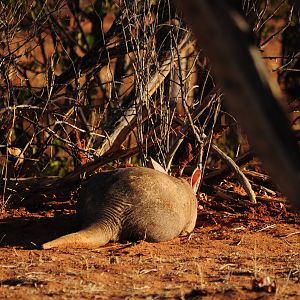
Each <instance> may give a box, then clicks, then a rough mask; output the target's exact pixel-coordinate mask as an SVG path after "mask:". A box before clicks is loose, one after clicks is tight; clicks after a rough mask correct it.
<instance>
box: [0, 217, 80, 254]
mask: <svg viewBox="0 0 300 300" xmlns="http://www.w3.org/2000/svg"><path fill="white" fill-rule="evenodd" d="M76 225H77V222H76V216H75V215H61V216H55V217H40V218H36V217H26V218H13V217H8V218H5V219H2V220H0V246H1V247H17V248H18V247H21V248H25V249H36V248H40V245H41V244H43V243H45V242H47V241H50V240H52V239H54V238H57V237H59V236H62V235H64V234H67V233H70V232H73V231H76V230H77V227H76Z"/></svg>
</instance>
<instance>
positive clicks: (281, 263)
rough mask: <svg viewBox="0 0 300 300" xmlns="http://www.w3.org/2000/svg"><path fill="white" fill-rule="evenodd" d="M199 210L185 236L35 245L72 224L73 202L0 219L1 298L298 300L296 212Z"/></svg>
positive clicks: (299, 233) (299, 246)
mask: <svg viewBox="0 0 300 300" xmlns="http://www.w3.org/2000/svg"><path fill="white" fill-rule="evenodd" d="M278 207H279V208H278V211H277V214H274V212H273V213H272V216H271V214H269V216H264V217H262V212H263V211H264V209H265V210H266V211H267V210H268V209H266V207H264V206H263V205H260V208H259V209H253V208H252V209H251V211H250V210H249V213H245V212H243V213H228V212H225V211H218V212H216V211H212V210H209V209H208V208H205V209H201V210H199V216H198V221H197V226H196V228H195V231H194V233H193V234H192V235H190V236H189V237H179V238H177V239H175V240H172V241H169V242H164V243H159V244H152V243H146V242H144V241H141V242H138V243H134V244H130V243H128V244H119V243H111V244H109V245H107V246H105V247H101V248H99V249H95V250H80V249H76V250H64V251H62V250H40V249H39V245H40V244H41V243H43V242H45V241H48V240H50V239H52V238H54V237H57V236H59V235H62V234H64V233H67V232H70V231H72V230H75V218H74V212H75V211H74V205H73V203H72V202H65V203H63V204H59V203H55V202H52V203H49V204H47V205H45V206H43V207H42V208H39V209H38V210H35V211H28V210H26V209H21V208H16V209H11V210H8V211H7V212H5V213H2V216H1V221H0V242H1V244H0V246H1V254H0V257H1V260H0V261H1V262H0V299H50V298H51V299H300V283H299V278H300V256H299V250H300V226H299V218H298V216H296V215H293V214H290V213H289V214H287V213H286V211H285V210H284V212H285V213H283V212H280V207H282V205H281V206H278Z"/></svg>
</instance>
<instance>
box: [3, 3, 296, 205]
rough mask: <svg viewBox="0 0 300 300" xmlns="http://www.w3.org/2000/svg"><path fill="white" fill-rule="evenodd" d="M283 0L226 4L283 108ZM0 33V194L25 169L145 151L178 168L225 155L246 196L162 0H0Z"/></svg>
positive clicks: (225, 129)
mask: <svg viewBox="0 0 300 300" xmlns="http://www.w3.org/2000/svg"><path fill="white" fill-rule="evenodd" d="M232 2H234V1H232ZM290 2H291V1H290ZM290 2H289V1H262V0H261V1H252V0H247V1H246V0H244V1H238V3H239V4H238V5H237V6H238V8H239V9H240V11H241V12H242V13H243V14H244V15H245V17H246V19H247V21H248V22H249V24H250V26H251V28H252V29H253V32H254V36H255V37H256V42H257V46H258V48H259V49H260V50H261V52H262V55H263V57H264V58H265V60H266V62H267V63H268V66H269V68H271V69H272V76H274V77H275V79H276V80H279V82H280V84H281V87H282V88H283V89H284V91H285V94H286V99H287V100H288V101H287V102H288V103H289V109H290V111H291V112H294V111H295V110H297V109H299V107H297V101H296V100H297V99H298V100H299V79H298V78H297V75H298V74H299V61H300V60H299V49H300V45H299V41H300V37H299V36H300V32H299V18H298V15H297V12H296V10H295V9H294V7H293V5H292V3H290ZM203 26H205V24H203ZM0 34H1V42H0V99H1V102H0V139H1V140H0V147H1V148H0V150H1V159H0V166H1V179H2V184H1V190H2V195H3V197H2V205H4V204H5V203H7V202H8V201H9V198H10V195H12V194H14V192H17V193H20V189H18V188H19V187H20V186H22V184H23V182H25V180H22V179H24V178H28V177H31V178H35V177H45V176H53V175H55V176H57V175H59V176H62V175H65V174H66V173H68V172H70V171H73V170H74V169H75V170H78V168H80V166H83V165H86V164H87V163H88V161H95V160H96V161H97V165H96V167H99V166H101V165H105V164H108V163H116V162H117V163H120V162H121V163H133V164H139V165H146V164H147V161H148V159H149V157H153V158H155V159H156V160H157V161H159V162H160V164H161V165H163V166H164V167H165V168H166V169H167V170H168V171H169V170H170V169H171V166H172V165H177V166H178V167H177V168H176V171H177V172H178V173H181V172H182V170H183V168H184V167H185V166H186V165H187V164H188V163H190V162H191V161H193V163H194V164H198V165H199V166H200V168H201V169H202V170H205V169H206V168H207V167H210V168H220V167H221V166H222V163H221V162H220V161H223V162H224V161H225V163H227V165H229V166H231V168H232V170H234V172H235V173H236V175H237V178H239V181H240V183H241V184H242V186H243V187H244V189H245V190H246V192H247V193H248V196H249V197H250V199H251V200H252V201H253V202H255V195H254V193H253V190H252V189H251V185H250V184H249V181H248V180H247V178H246V177H245V175H244V174H243V173H242V172H241V171H240V169H239V168H238V167H237V165H236V163H234V161H233V160H232V159H231V158H237V163H240V164H245V163H247V162H248V161H249V160H251V159H252V158H253V154H252V153H250V152H247V151H248V150H249V149H248V148H249V147H248V144H247V142H246V138H245V136H244V135H243V134H241V131H240V128H239V126H238V124H237V123H236V121H235V118H234V116H232V115H230V114H229V113H228V112H227V111H226V109H225V108H224V106H223V103H222V100H223V93H222V90H221V88H220V87H219V86H218V85H217V84H216V82H215V79H214V78H213V76H212V74H211V68H210V64H209V61H208V59H207V58H206V56H205V53H204V52H203V51H202V50H201V49H202V48H201V41H196V40H195V38H194V36H193V34H192V32H191V30H190V28H189V27H188V26H187V24H186V23H185V22H184V21H183V19H182V17H181V14H180V13H178V12H177V11H176V9H175V5H174V3H173V1H171V0H161V1H150V0H149V1H138V0H131V1H129V0H128V1H127V0H125V1H99V0H95V1H92V0H85V1H65V0H61V1H40V0H36V1H12V0H11V1H1V2H0ZM212 38H214V37H212ZM198 49H200V50H198ZM297 72H298V73H297ZM297 93H298V94H297ZM297 97H298V98H297ZM292 117H293V120H292V122H293V125H295V126H296V125H297V122H299V117H298V118H297V116H296V115H295V114H294V115H292ZM230 157H231V158H230ZM89 166H90V169H88V172H92V171H93V170H94V169H95V168H96V167H95V164H94V165H93V166H94V167H92V166H91V164H90V165H89ZM221 171H222V170H221ZM223 171H224V170H223ZM223 173H224V172H223ZM73 174H74V173H73ZM203 174H204V172H203ZM207 176H208V177H207V178H208V180H210V179H211V178H213V176H212V175H211V174H210V175H207ZM214 176H220V171H219V173H217V174H216V173H215V174H214ZM49 180H50V179H49ZM204 182H205V177H204ZM38 183H39V184H40V185H41V184H46V183H49V181H38ZM69 183H70V182H69ZM22 191H23V190H22ZM23 192H24V191H23ZM21 198H22V196H21Z"/></svg>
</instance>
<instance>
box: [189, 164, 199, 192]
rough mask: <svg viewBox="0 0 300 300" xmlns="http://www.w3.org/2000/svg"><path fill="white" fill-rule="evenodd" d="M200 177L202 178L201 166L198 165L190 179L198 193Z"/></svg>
mask: <svg viewBox="0 0 300 300" xmlns="http://www.w3.org/2000/svg"><path fill="white" fill-rule="evenodd" d="M200 179H201V169H200V168H199V167H197V168H195V170H194V172H193V174H192V176H191V181H190V184H191V187H192V189H193V191H194V193H195V194H196V193H197V190H198V186H199V183H200Z"/></svg>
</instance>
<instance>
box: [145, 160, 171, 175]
mask: <svg viewBox="0 0 300 300" xmlns="http://www.w3.org/2000/svg"><path fill="white" fill-rule="evenodd" d="M148 167H149V168H151V169H154V170H156V171H159V172H162V173H165V174H168V173H167V171H166V170H165V169H164V168H163V167H162V166H161V165H160V164H159V163H158V162H157V161H155V160H154V159H153V158H152V157H150V161H149V164H148Z"/></svg>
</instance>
